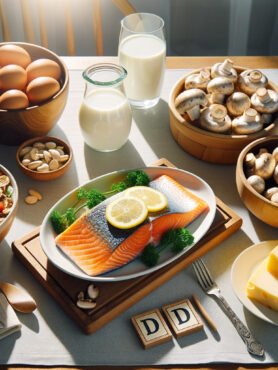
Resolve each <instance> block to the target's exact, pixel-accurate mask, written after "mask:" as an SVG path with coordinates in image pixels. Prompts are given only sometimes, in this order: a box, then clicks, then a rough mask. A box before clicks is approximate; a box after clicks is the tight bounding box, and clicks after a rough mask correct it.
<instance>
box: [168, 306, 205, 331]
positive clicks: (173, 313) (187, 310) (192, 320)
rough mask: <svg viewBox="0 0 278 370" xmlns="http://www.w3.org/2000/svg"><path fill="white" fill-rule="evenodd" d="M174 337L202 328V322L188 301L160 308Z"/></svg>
mask: <svg viewBox="0 0 278 370" xmlns="http://www.w3.org/2000/svg"><path fill="white" fill-rule="evenodd" d="M162 310H163V312H164V314H165V315H166V317H167V320H168V321H169V324H170V325H171V328H172V329H173V332H174V334H175V336H176V337H181V336H183V335H187V334H190V333H192V332H195V331H197V330H200V329H202V328H203V323H202V320H201V319H200V317H199V315H198V314H197V312H196V311H195V309H194V307H193V306H192V304H191V302H190V300H189V299H185V300H183V301H179V302H175V303H171V304H169V305H165V306H163V307H162Z"/></svg>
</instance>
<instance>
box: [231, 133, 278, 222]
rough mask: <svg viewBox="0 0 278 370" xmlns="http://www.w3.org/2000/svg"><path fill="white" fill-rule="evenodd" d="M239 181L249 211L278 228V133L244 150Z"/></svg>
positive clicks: (242, 197) (237, 175) (237, 182)
mask: <svg viewBox="0 0 278 370" xmlns="http://www.w3.org/2000/svg"><path fill="white" fill-rule="evenodd" d="M236 184H237V190H238V193H239V195H240V197H241V200H242V201H243V203H244V204H245V206H246V207H247V208H248V209H249V211H250V212H252V213H253V214H254V215H255V216H256V217H257V218H259V219H260V220H262V221H263V222H265V223H267V224H268V225H271V226H274V227H278V136H272V137H265V138H261V139H257V140H255V141H253V142H252V143H250V144H249V145H247V146H246V147H245V148H244V149H243V150H242V151H241V153H240V155H239V157H238V161H237V165H236Z"/></svg>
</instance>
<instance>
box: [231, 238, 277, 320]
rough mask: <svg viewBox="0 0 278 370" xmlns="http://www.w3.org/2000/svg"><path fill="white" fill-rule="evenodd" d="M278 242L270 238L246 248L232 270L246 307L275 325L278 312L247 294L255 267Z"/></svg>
mask: <svg viewBox="0 0 278 370" xmlns="http://www.w3.org/2000/svg"><path fill="white" fill-rule="evenodd" d="M277 244H278V240H269V241H265V242H261V243H258V244H254V245H252V246H251V247H249V248H247V249H245V250H244V251H243V252H241V253H240V255H238V257H237V258H236V259H235V261H234V263H233V266H232V271H231V277H232V286H233V289H234V292H235V294H236V295H237V297H238V299H239V300H240V301H241V303H242V304H243V305H244V307H246V308H247V309H248V310H249V311H250V312H252V313H253V314H254V315H256V316H257V317H259V318H260V319H263V320H265V321H267V322H269V323H271V324H274V325H278V312H276V311H274V310H271V309H270V308H267V307H265V306H263V305H262V304H260V303H257V302H255V301H253V300H251V299H250V298H248V297H247V295H246V284H247V281H248V279H249V277H250V276H251V274H252V272H253V271H254V270H255V268H256V267H257V266H258V265H259V263H260V262H262V261H263V260H264V259H265V258H266V257H267V256H268V255H269V253H270V251H271V250H272V249H273V248H274V247H275V246H276V245H277Z"/></svg>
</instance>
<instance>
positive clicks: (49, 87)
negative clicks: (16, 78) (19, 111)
mask: <svg viewBox="0 0 278 370" xmlns="http://www.w3.org/2000/svg"><path fill="white" fill-rule="evenodd" d="M59 90H60V85H59V83H58V82H57V80H55V79H54V78H52V77H37V78H35V79H34V80H32V81H31V82H30V83H29V84H28V86H27V88H26V94H27V96H28V99H29V101H30V103H33V104H38V103H41V102H42V101H44V100H47V99H49V98H51V97H52V96H53V95H55V94H56V93H57V92H58V91H59Z"/></svg>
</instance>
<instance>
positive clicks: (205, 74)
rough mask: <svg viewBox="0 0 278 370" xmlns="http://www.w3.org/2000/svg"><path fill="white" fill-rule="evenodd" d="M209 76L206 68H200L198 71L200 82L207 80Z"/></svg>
mask: <svg viewBox="0 0 278 370" xmlns="http://www.w3.org/2000/svg"><path fill="white" fill-rule="evenodd" d="M209 77H210V73H209V71H208V70H207V69H201V71H200V73H199V80H200V82H204V81H208V80H209Z"/></svg>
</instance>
